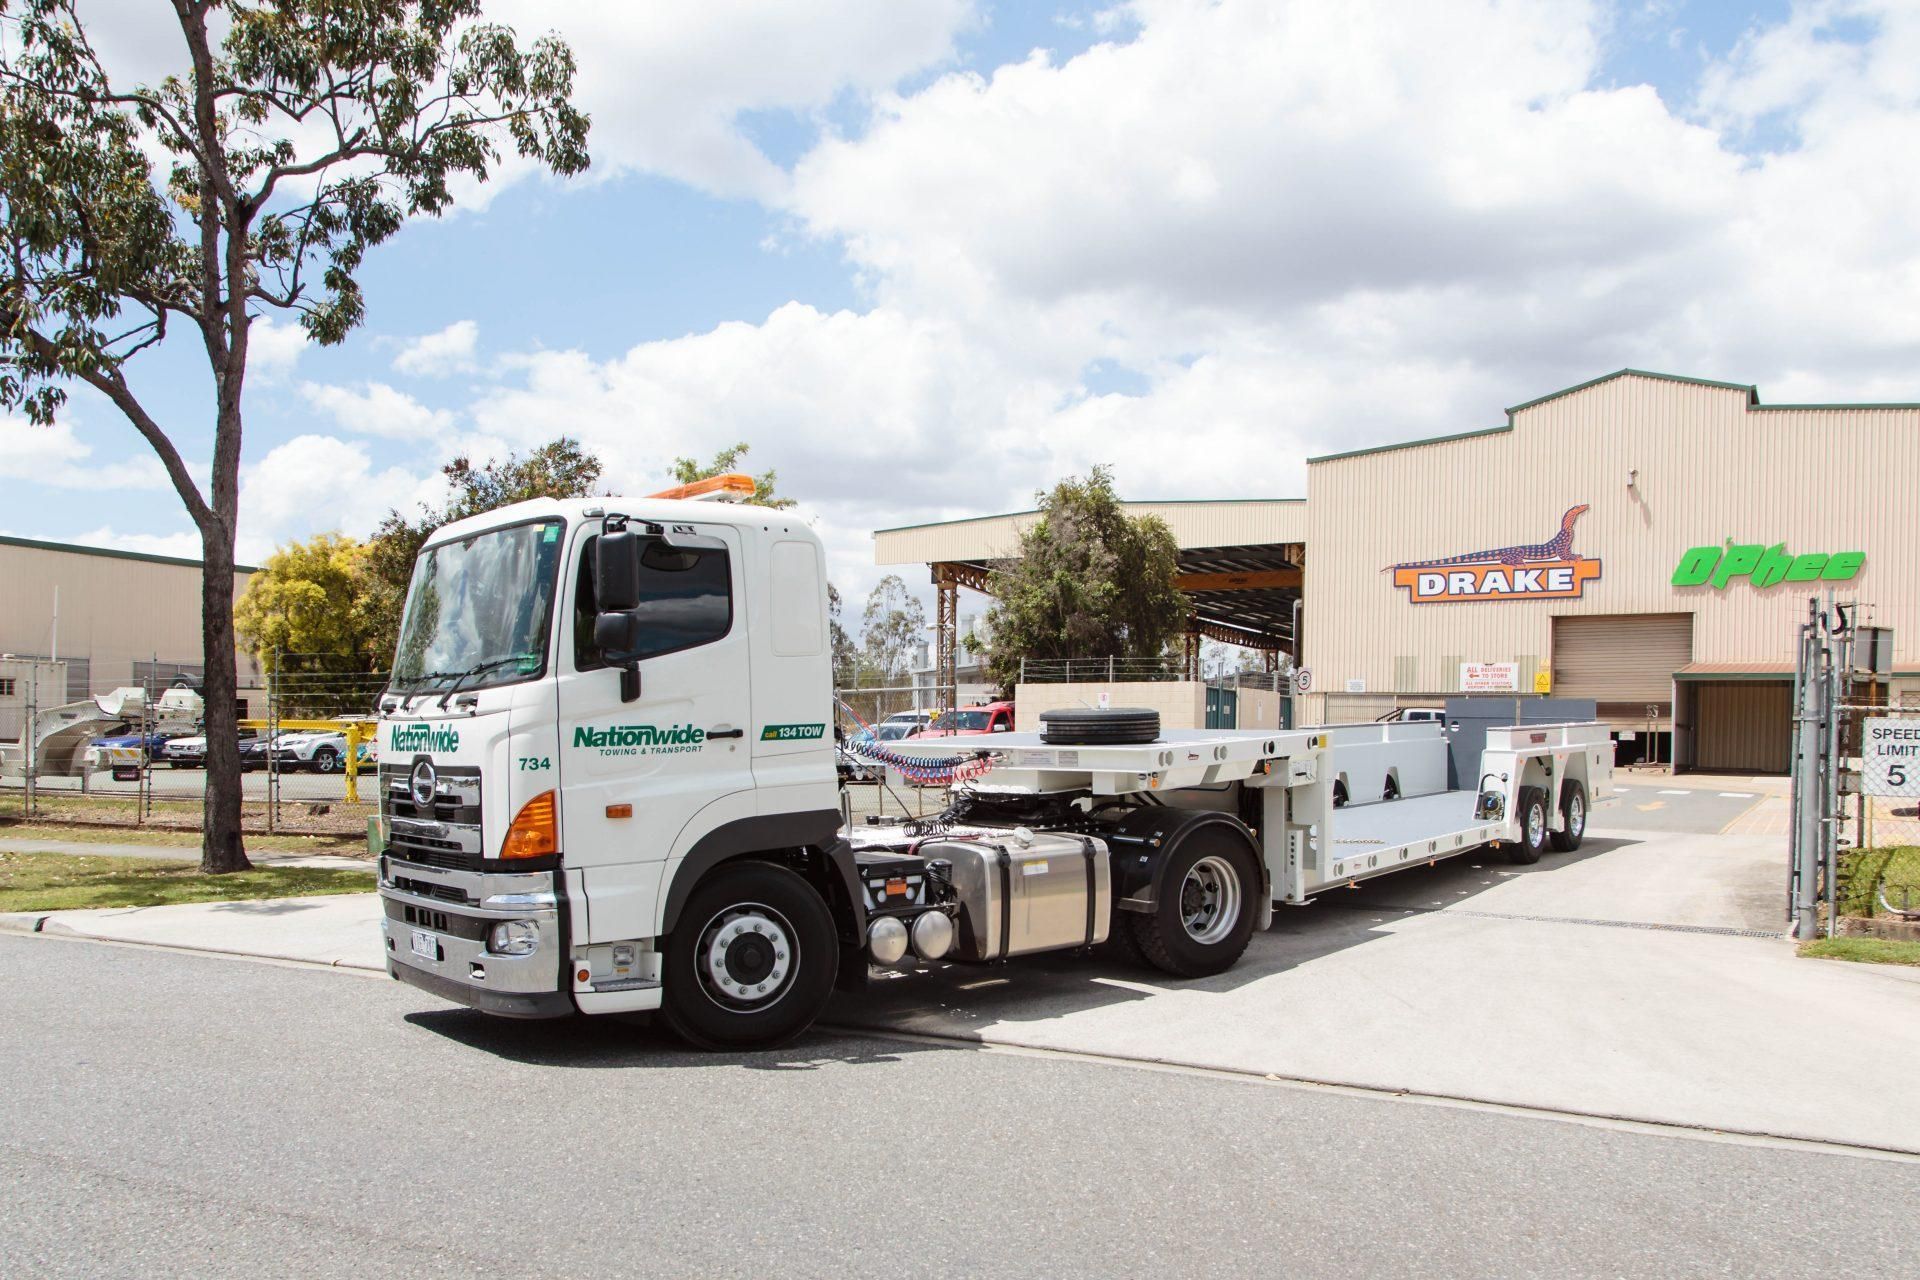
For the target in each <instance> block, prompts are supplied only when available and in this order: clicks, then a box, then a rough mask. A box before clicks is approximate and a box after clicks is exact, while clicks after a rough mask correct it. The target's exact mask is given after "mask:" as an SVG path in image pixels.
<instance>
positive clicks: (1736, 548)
mask: <svg viewBox="0 0 1920 1280" xmlns="http://www.w3.org/2000/svg"><path fill="white" fill-rule="evenodd" d="M1866 562H1867V553H1866V552H1864V551H1837V552H1834V553H1832V554H1830V555H1829V554H1826V553H1824V552H1818V551H1815V552H1811V553H1809V554H1806V555H1798V556H1797V555H1794V554H1793V553H1792V552H1790V551H1788V550H1787V544H1786V543H1784V542H1776V543H1774V544H1773V545H1772V546H1770V547H1763V546H1761V545H1760V544H1759V543H1757V542H1734V541H1731V540H1729V541H1728V542H1727V545H1725V546H1724V547H1688V548H1687V550H1686V554H1684V555H1682V556H1681V557H1680V563H1679V564H1677V565H1675V566H1674V567H1673V585H1674V586H1676V587H1711V588H1713V589H1714V590H1715V591H1725V590H1726V589H1727V584H1728V583H1730V582H1732V581H1733V580H1734V579H1735V578H1745V579H1746V580H1747V583H1748V585H1750V586H1752V587H1753V588H1755V589H1756V590H1764V589H1765V588H1767V587H1774V586H1778V585H1779V584H1781V583H1782V582H1849V581H1852V580H1853V579H1854V578H1857V577H1859V576H1860V566H1861V565H1863V564H1865V563H1866Z"/></svg>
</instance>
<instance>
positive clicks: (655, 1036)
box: [405, 1009, 952, 1071]
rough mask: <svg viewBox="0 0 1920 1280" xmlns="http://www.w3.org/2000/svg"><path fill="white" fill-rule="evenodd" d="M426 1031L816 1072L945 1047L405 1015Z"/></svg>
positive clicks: (608, 1063) (507, 1043) (558, 1052)
mask: <svg viewBox="0 0 1920 1280" xmlns="http://www.w3.org/2000/svg"><path fill="white" fill-rule="evenodd" d="M405 1020H406V1021H407V1022H409V1023H411V1024H412V1025H414V1026H416V1027H419V1028H421V1029H422V1030H424V1031H430V1032H432V1033H433V1034H434V1035H437V1036H442V1037H444V1038H446V1039H448V1040H452V1041H455V1042H457V1043H459V1044H462V1045H465V1046H466V1047H467V1048H469V1049H478V1050H480V1051H481V1052H483V1053H490V1054H493V1055H494V1056H495V1057H499V1058H504V1059H506V1060H507V1061H509V1062H518V1063H523V1064H525V1065H527V1066H534V1067H568V1068H574V1069H594V1068H602V1069H604V1068H615V1069H621V1070H636V1069H637V1070H648V1069H652V1070H660V1069H670V1068H679V1067H713V1066H729V1065H731V1066H738V1067H744V1068H746V1069H747V1070H749V1071H817V1070H819V1069H820V1068H822V1067H827V1066H870V1065H874V1064H877V1063H888V1062H897V1061H899V1060H900V1059H901V1058H903V1057H906V1056H907V1055H909V1054H916V1053H937V1052H952V1050H946V1049H942V1048H941V1047H940V1046H938V1045H921V1044H914V1043H910V1042H904V1041H879V1040H870V1039H863V1038H855V1037H850V1036H845V1035H836V1034H834V1033H832V1032H831V1031H825V1030H818V1029H816V1030H814V1031H810V1032H808V1033H807V1034H806V1035H804V1036H802V1037H800V1039H798V1040H796V1041H794V1042H793V1043H792V1044H790V1045H786V1046H783V1047H782V1048H779V1049H770V1050H766V1051H763V1052H759V1053H706V1052H703V1051H701V1050H697V1049H691V1048H688V1047H687V1045H686V1044H685V1043H684V1042H682V1041H681V1040H679V1039H677V1038H676V1037H675V1036H674V1035H673V1033H672V1032H670V1031H668V1030H667V1029H666V1027H664V1026H661V1025H659V1024H657V1023H650V1022H647V1021H643V1020H642V1018H641V1017H622V1016H614V1017H602V1018H588V1017H574V1018H559V1019H553V1020H540V1021H527V1022H522V1021H515V1020H513V1019H509V1018H496V1017H492V1016H490V1015H488V1014H484V1013H477V1012H475V1011H474V1010H472V1009H431V1010H423V1011H420V1012H416V1013H409V1014H407V1015H406V1019H405Z"/></svg>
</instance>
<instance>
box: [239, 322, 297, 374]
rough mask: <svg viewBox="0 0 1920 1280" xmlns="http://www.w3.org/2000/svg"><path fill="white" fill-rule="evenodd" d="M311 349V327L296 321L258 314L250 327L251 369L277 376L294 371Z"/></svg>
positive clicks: (248, 347)
mask: <svg viewBox="0 0 1920 1280" xmlns="http://www.w3.org/2000/svg"><path fill="white" fill-rule="evenodd" d="M306 349H307V331H306V330H305V329H302V328H301V327H300V326H299V325H298V324H297V323H295V322H293V321H278V320H275V319H273V318H272V317H271V316H260V317H257V318H256V319H255V320H254V322H253V325H252V327H250V328H249V329H248V331H247V373H248V375H249V376H253V375H256V374H258V375H261V376H264V377H266V378H268V379H275V378H279V377H282V376H284V375H286V374H289V373H292V372H293V369H294V366H295V365H297V364H299V362H300V356H301V354H302V353H303V352H305V351H306Z"/></svg>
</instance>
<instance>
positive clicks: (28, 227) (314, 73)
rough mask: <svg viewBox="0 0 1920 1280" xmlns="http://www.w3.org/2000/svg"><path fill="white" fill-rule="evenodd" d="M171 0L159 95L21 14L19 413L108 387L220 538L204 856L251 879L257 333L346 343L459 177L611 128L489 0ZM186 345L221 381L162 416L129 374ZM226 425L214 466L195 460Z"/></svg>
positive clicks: (6, 62)
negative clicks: (258, 328)
mask: <svg viewBox="0 0 1920 1280" xmlns="http://www.w3.org/2000/svg"><path fill="white" fill-rule="evenodd" d="M172 8H173V13H174V17H175V18H176V19H177V26H178V32H179V41H178V43H177V45H174V48H173V52H174V54H175V55H176V56H177V59H178V60H177V63H175V64H174V67H175V69H174V71H173V73H172V74H170V75H166V76H164V77H162V78H161V79H159V80H158V81H157V82H155V83H150V84H149V83H130V82H128V81H126V80H125V79H124V78H122V77H121V76H119V75H117V74H116V73H115V72H114V71H113V69H112V68H109V67H108V66H106V65H105V64H104V62H103V61H102V59H101V57H100V56H99V54H98V53H97V51H96V49H95V46H94V43H93V41H92V40H91V39H90V38H89V35H88V32H87V29H86V26H85V24H84V23H83V22H82V21H81V19H80V15H79V13H78V12H77V11H76V8H75V0H0V237H3V238H4V244H3V245H0V408H4V409H7V410H14V411H19V412H22V413H24V414H25V415H26V416H27V417H28V418H29V419H30V420H31V421H33V422H36V423H39V424H41V425H50V424H51V423H52V422H53V421H54V418H55V415H56V414H57V413H58V412H59V410H60V408H61V406H62V404H63V403H64V401H65V399H66V395H67V390H68V388H69V386H70V385H71V384H73V383H76V382H78V383H82V384H84V385H86V386H87V387H90V388H92V389H93V390H94V391H95V392H98V393H99V394H100V395H102V396H104V397H105V398H106V399H107V400H108V401H109V402H111V403H112V404H113V405H114V406H115V408H117V409H118V410H119V411H120V413H121V414H123V415H124V416H125V417H126V419H127V421H128V422H129V423H131V424H132V426H133V428H134V430H135V431H137V432H138V433H139V434H140V435H141V437H143V438H144V439H145V440H146V442H147V444H148V445H149V446H151V447H152V449H153V451H154V453H155V454H157V455H158V456H159V458H160V462H161V464H162V466H163V467H164V468H165V470H166V474H167V476H168V478H169V479H170V480H171V481H172V484H173V487H174V489H175V490H177V491H178V493H179V495H180V500H181V501H182V502H183V503H184V504H185V506H186V509H187V512H188V514H189V515H190V516H191V517H192V519H193V522H194V525H195V526H196V528H197V529H198V530H199V533H200V542H201V552H202V559H203V561H204V570H203V574H202V583H201V620H202V631H203V635H202V640H203V643H204V646H205V650H206V652H205V664H206V680H205V696H206V701H207V713H206V714H207V723H206V727H207V731H208V732H207V765H208V770H209V785H208V787H207V798H206V811H205V831H206V835H205V841H204V844H203V848H202V856H201V866H202V867H203V868H204V869H206V870H208V871H216V872H218V871H234V870H240V869H243V868H245V867H246V866H247V865H248V862H247V857H246V852H245V848H244V845H243V843H242V840H241V831H240V787H239V782H240V761H239V752H238V744H237V735H236V733H235V715H236V713H235V664H234V630H233V627H234V623H233V563H234V536H235V532H236V530H237V528H238V524H239V514H240V513H239V493H240V460H241V436H242V422H243V413H242V409H243V405H244V394H243V393H244V391H245V387H246V380H247V361H248V355H249V338H250V335H251V332H252V329H253V326H254V324H255V323H256V321H257V320H258V318H259V317H261V316H263V315H266V314H269V313H272V312H280V313H290V314H292V315H296V316H298V318H299V323H300V324H301V325H302V326H304V328H305V330H306V333H307V336H308V338H309V339H310V340H311V341H313V342H315V343H318V344H320V345H323V346H325V345H330V344H334V343H338V342H340V341H342V340H343V339H344V338H345V337H346V336H347V334H348V333H349V332H351V331H352V330H353V329H354V327H355V326H357V325H358V324H360V323H361V321H362V319H363V318H364V316H365V313H366V300H365V297H364V296H363V294H362V291H361V287H360V283H359V279H358V277H359V273H360V270H361V268H362V266H363V264H364V262H365V260H366V255H367V253H368V251H369V250H371V249H372V248H373V247H374V246H376V245H378V244H380V243H381V242H383V241H385V240H387V239H389V238H391V237H392V236H393V235H394V234H395V233H396V232H398V231H399V230H400V228H401V227H402V226H403V225H404V224H405V222H406V221H407V219H408V218H410V217H414V216H417V215H438V214H441V213H444V212H445V211H446V210H447V208H448V207H449V206H450V205H451V204H452V203H453V200H454V185H455V184H456V183H457V182H460V181H475V180H484V179H485V178H486V177H487V176H488V174H489V172H490V171H491V170H492V169H493V168H494V166H495V165H496V164H497V163H498V162H499V161H500V160H501V158H502V155H503V153H504V152H505V151H506V150H508V149H511V150H512V151H513V152H516V153H518V155H519V156H521V157H523V158H525V159H526V160H528V161H531V162H533V163H535V164H538V165H542V166H544V167H545V168H547V169H549V170H551V171H553V172H555V173H558V174H562V175H568V174H575V173H578V172H580V171H582V170H584V169H585V168H586V166H587V159H588V157H587V147H586V137H587V124H588V122H587V118H586V116H585V115H583V114H582V113H581V112H580V111H578V110H577V109H575V107H574V106H573V105H572V102H571V98H572V92H573V78H574V61H573V56H572V53H571V51H570V50H569V49H568V48H567V46H566V45H565V44H564V43H563V42H561V41H560V40H559V39H557V38H555V37H553V36H546V37H543V38H540V39H537V40H534V41H533V42H532V43H531V44H528V45H525V46H523V45H522V44H521V43H520V42H519V41H518V40H517V39H516V37H515V35H514V33H513V32H512V31H511V30H509V29H508V28H506V27H503V26H500V25H497V24H493V23H488V22H486V21H484V20H483V19H482V16H481V13H480V4H479V2H478V0H352V2H347V0H254V2H247V0H172ZM169 339H178V340H179V342H180V343H181V344H183V345H187V346H189V347H194V348H197V349H198V350H199V352H201V353H202V354H203V355H204V358H205V360H206V365H207V371H208V374H209V375H210V386H209V391H210V393H211V394H210V397H209V402H208V404H207V407H206V413H205V415H204V417H202V416H198V415H196V416H195V419H194V420H193V421H190V422H182V421H163V420H162V415H161V414H160V413H158V412H156V411H155V410H154V409H153V408H152V407H151V401H152V397H151V395H150V394H148V395H146V396H143V394H142V388H140V387H137V386H136V384H135V382H134V381H133V379H132V377H131V375H130V366H131V364H132V362H133V361H134V359H135V357H137V356H140V355H142V354H143V353H146V352H149V351H151V350H152V349H154V348H156V347H160V346H162V345H163V344H165V343H167V342H168V340H169ZM147 390H148V391H149V392H150V388H147ZM208 428H211V431H210V432H209V431H208ZM209 435H210V437H211V446H212V450H211V455H212V456H211V459H210V463H211V465H210V466H207V467H204V468H203V467H201V466H198V465H196V462H197V461H198V456H197V455H196V454H194V453H193V452H192V451H193V450H196V449H198V448H201V447H204V445H203V444H202V443H201V442H202V441H203V440H204V439H205V438H206V437H208V436H209ZM183 441H184V442H186V443H187V445H188V449H187V450H183V448H182V442H183ZM199 473H204V478H203V475H202V474H199Z"/></svg>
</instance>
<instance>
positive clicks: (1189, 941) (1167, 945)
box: [1125, 832, 1260, 978]
mask: <svg viewBox="0 0 1920 1280" xmlns="http://www.w3.org/2000/svg"><path fill="white" fill-rule="evenodd" d="M1259 892H1260V877H1259V873H1258V870H1257V869H1256V868H1255V866H1254V863H1253V857H1252V855H1251V854H1249V853H1248V852H1247V849H1246V846H1245V845H1243V844H1241V843H1240V842H1239V841H1237V840H1233V839H1230V838H1228V837H1226V836H1224V835H1221V834H1219V833H1218V832H1201V833H1198V834H1196V835H1194V836H1193V837H1192V838H1191V839H1188V840H1183V841H1182V842H1181V843H1180V846H1179V847H1178V848H1177V849H1175V850H1174V851H1173V853H1172V855H1171V857H1170V858H1169V860H1168V865H1167V871H1166V877H1165V879H1163V880H1162V881H1161V882H1160V895H1159V901H1158V902H1157V903H1156V904H1155V906H1154V909H1153V911H1152V912H1151V913H1149V914H1145V915H1133V914H1128V915H1127V916H1126V919H1125V923H1126V925H1127V927H1128V928H1129V929H1130V930H1131V931H1132V933H1133V939H1132V942H1133V947H1134V949H1136V950H1138V951H1139V953H1140V954H1141V955H1143V956H1145V957H1146V960H1147V963H1148V964H1151V965H1152V966H1153V967H1154V968H1156V969H1159V970H1160V971H1161V972H1163V973H1171V974H1173V975H1175V976H1176V977H1181V978H1204V977H1207V976H1208V975H1210V974H1215V973H1219V972H1221V971H1222V970H1225V969H1228V968H1230V967H1232V965H1233V962H1234V961H1236V960H1238V959H1239V958H1240V953H1241V952H1243V951H1245V950H1246V949H1247V943H1248V942H1249V941H1251V940H1252V938H1253V922H1254V919H1255V917H1256V915H1257V914H1258V912H1257V910H1256V908H1257V904H1256V902H1255V901H1254V895H1255V894H1257V893H1259Z"/></svg>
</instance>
